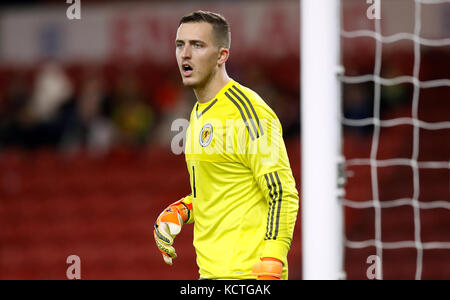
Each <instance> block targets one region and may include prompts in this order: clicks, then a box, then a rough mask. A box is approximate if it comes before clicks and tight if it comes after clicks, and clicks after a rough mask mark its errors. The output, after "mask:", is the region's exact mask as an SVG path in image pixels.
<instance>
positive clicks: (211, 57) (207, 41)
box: [175, 22, 219, 88]
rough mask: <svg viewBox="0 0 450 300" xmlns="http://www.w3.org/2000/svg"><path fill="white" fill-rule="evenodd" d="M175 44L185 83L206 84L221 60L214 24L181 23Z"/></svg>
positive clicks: (193, 85)
mask: <svg viewBox="0 0 450 300" xmlns="http://www.w3.org/2000/svg"><path fill="white" fill-rule="evenodd" d="M175 44H176V56H177V63H178V67H179V69H180V73H181V77H182V79H183V84H184V85H185V86H188V87H192V88H199V87H202V86H204V85H205V84H206V83H207V82H208V80H209V79H210V78H211V76H212V75H213V74H214V72H215V70H216V67H217V62H218V60H219V47H218V46H217V45H216V42H215V40H214V36H213V28H212V25H211V24H209V23H206V22H196V23H183V24H181V25H180V27H178V31H177V37H176V41H175Z"/></svg>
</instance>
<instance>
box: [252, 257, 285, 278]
mask: <svg viewBox="0 0 450 300" xmlns="http://www.w3.org/2000/svg"><path fill="white" fill-rule="evenodd" d="M282 271H283V263H282V262H281V261H280V260H278V259H276V258H272V257H263V258H261V262H259V263H257V264H255V265H254V266H253V269H252V273H253V275H256V276H258V280H280V279H281V272H282Z"/></svg>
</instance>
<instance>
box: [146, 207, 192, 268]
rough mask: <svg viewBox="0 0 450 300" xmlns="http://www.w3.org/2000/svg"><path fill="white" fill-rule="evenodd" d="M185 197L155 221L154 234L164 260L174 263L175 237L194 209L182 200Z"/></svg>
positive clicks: (175, 254) (170, 263) (175, 255)
mask: <svg viewBox="0 0 450 300" xmlns="http://www.w3.org/2000/svg"><path fill="white" fill-rule="evenodd" d="M182 201H183V199H180V200H178V201H177V202H175V203H172V204H171V205H169V206H168V207H167V208H166V209H164V211H163V212H162V213H161V214H160V215H159V216H158V218H157V219H156V222H155V226H154V230H153V236H154V237H155V242H156V246H158V250H159V251H161V253H162V256H163V258H164V262H165V263H166V264H168V265H170V266H171V265H172V264H173V262H172V259H174V258H176V257H177V253H176V252H175V248H174V247H173V246H172V245H173V240H174V238H175V237H176V236H177V235H178V234H179V233H180V231H181V228H182V227H183V224H185V223H186V222H187V221H188V220H189V216H190V211H191V209H192V205H190V206H191V207H189V206H188V205H186V204H185V203H183V202H182Z"/></svg>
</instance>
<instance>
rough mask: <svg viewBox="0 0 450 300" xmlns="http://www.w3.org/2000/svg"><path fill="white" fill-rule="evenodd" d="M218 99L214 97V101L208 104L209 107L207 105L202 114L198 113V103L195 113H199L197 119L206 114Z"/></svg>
mask: <svg viewBox="0 0 450 300" xmlns="http://www.w3.org/2000/svg"><path fill="white" fill-rule="evenodd" d="M216 102H217V99H214V101H213V102H212V103H211V104H210V105H208V107H206V108H205V109H204V110H203V111H202V112H201V113H200V114H198V103H197V106H196V107H195V114H196V115H197V119H198V118H200V117H201V116H202V115H204V114H205V113H206V112H207V111H208V110H209V109H210V108H211V107H212V106H213V105H214V104H216Z"/></svg>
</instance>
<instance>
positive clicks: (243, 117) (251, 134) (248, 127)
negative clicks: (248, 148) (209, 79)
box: [225, 92, 255, 141]
mask: <svg viewBox="0 0 450 300" xmlns="http://www.w3.org/2000/svg"><path fill="white" fill-rule="evenodd" d="M225 96H227V97H228V99H230V101H231V102H233V104H234V105H235V106H236V107H237V108H238V109H239V112H240V113H241V117H242V119H243V120H244V124H245V127H247V130H248V133H249V134H250V138H251V139H252V141H254V140H255V137H254V136H253V133H252V131H251V129H250V126H248V122H247V118H246V117H245V115H244V112H243V111H242V108H241V107H240V106H239V104H237V102H236V101H234V99H233V98H232V97H231V96H230V94H228V92H225Z"/></svg>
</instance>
